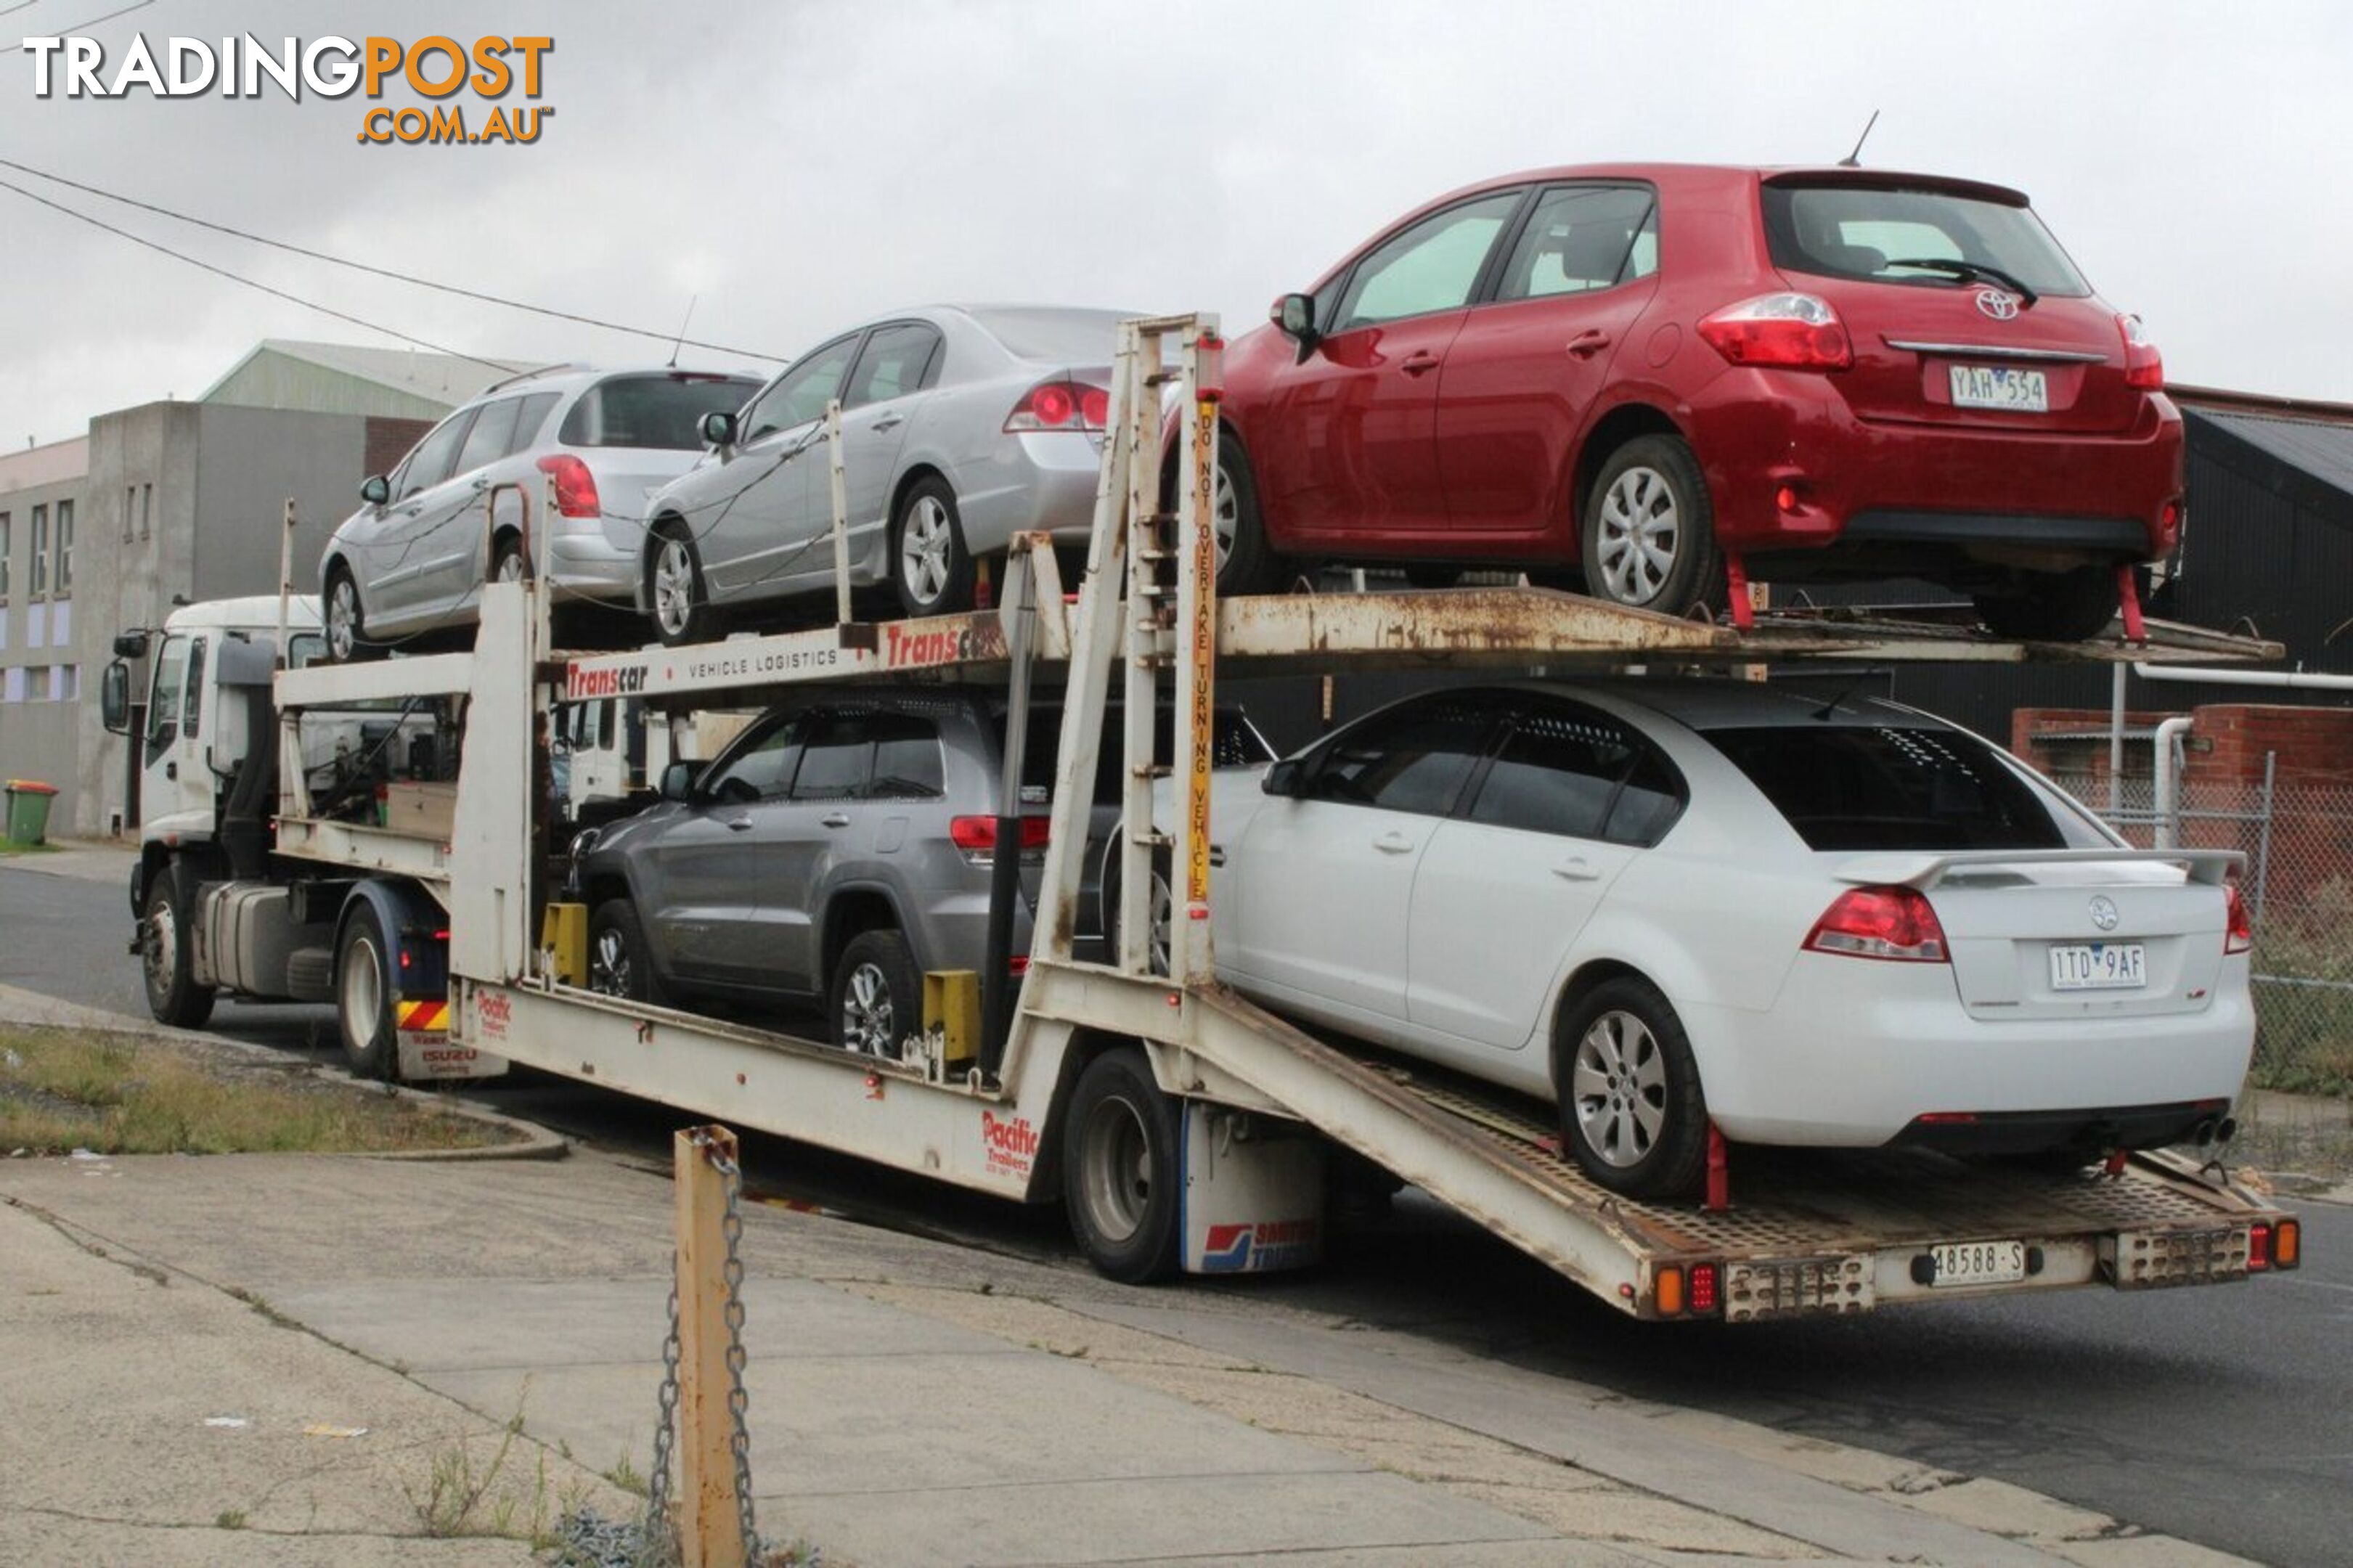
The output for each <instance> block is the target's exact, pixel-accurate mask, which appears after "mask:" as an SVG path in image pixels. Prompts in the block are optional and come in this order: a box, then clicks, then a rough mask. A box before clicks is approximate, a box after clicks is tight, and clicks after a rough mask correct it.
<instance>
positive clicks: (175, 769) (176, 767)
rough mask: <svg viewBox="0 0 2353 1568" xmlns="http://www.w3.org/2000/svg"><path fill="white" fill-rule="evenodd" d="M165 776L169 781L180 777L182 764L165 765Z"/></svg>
mask: <svg viewBox="0 0 2353 1568" xmlns="http://www.w3.org/2000/svg"><path fill="white" fill-rule="evenodd" d="M179 776H180V764H179V763H164V777H165V778H167V779H176V778H178V777H179Z"/></svg>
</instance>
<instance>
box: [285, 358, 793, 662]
mask: <svg viewBox="0 0 2353 1568" xmlns="http://www.w3.org/2000/svg"><path fill="white" fill-rule="evenodd" d="M757 385H758V383H757V382H755V381H753V380H752V379H750V378H749V377H747V376H734V375H726V374H719V373H716V372H712V371H701V370H680V369H677V368H675V367H673V366H669V365H663V366H659V367H654V368H649V369H645V370H620V371H596V370H585V369H582V368H581V367H579V366H577V365H562V366H557V367H554V368H553V369H550V370H545V371H534V372H533V373H531V374H526V375H519V376H515V377H513V378H512V379H511V380H508V381H502V382H501V383H499V384H497V385H495V386H492V387H490V388H488V389H487V390H485V391H483V392H481V393H479V394H477V395H475V397H474V398H473V399H472V400H471V401H470V402H469V403H467V404H466V405H465V406H463V407H461V408H459V410H458V411H457V412H456V413H455V414H452V415H450V416H449V417H448V418H447V419H444V420H443V421H441V423H440V424H438V425H437V426H434V427H433V429H432V431H431V432H430V433H428V434H427V436H426V437H425V439H423V440H422V441H419V442H418V443H417V447H416V449H415V450H413V451H411V452H410V453H409V454H408V456H406V458H402V459H401V460H400V466H399V467H397V468H394V469H393V470H392V472H391V473H390V474H388V475H375V476H372V477H371V478H369V479H368V480H367V481H366V482H365V483H364V484H363V485H362V486H361V487H360V500H361V503H362V504H361V506H360V510H357V511H355V512H353V513H352V515H351V516H349V517H348V518H345V519H344V520H343V524H342V526H341V527H339V528H337V529H336V530H335V531H334V535H333V537H332V538H330V539H329V540H328V541H327V549H326V552H325V554H324V556H323V557H322V559H321V561H320V563H319V589H320V595H321V597H322V600H323V601H324V604H325V610H324V618H325V624H326V632H327V647H328V651H329V654H330V655H331V657H332V658H337V659H348V658H369V657H372V656H375V655H379V654H382V653H384V652H385V651H386V650H387V649H388V648H390V647H394V646H396V645H399V644H406V643H413V642H415V641H417V640H418V639H420V638H426V637H432V638H434V639H436V640H440V639H442V637H443V635H444V634H446V633H448V632H450V631H452V630H453V629H456V628H461V627H470V626H472V625H473V623H474V616H475V608H476V605H477V604H478V603H479V602H480V596H481V585H482V584H483V583H484V582H485V581H487V580H489V579H491V578H506V577H515V576H519V575H521V574H522V552H523V536H524V531H523V526H522V525H523V520H524V498H525V497H526V496H528V497H529V498H530V515H531V519H532V521H533V525H534V527H537V528H543V529H544V530H545V533H546V539H545V542H546V552H545V556H544V560H545V563H546V570H547V575H548V579H549V581H550V582H551V583H552V584H554V588H555V593H556V597H557V599H558V600H559V601H573V600H584V601H585V600H605V601H617V602H618V603H619V604H621V605H628V603H629V600H630V597H631V595H633V593H634V592H635V591H636V586H637V579H638V562H639V560H640V559H642V558H643V556H644V554H645V537H646V521H645V520H646V505H647V499H648V498H649V496H651V495H652V494H653V493H654V491H655V490H657V489H660V488H661V487H662V486H663V485H665V484H668V483H669V482H670V480H671V479H676V478H677V477H678V476H679V475H680V474H681V473H684V472H685V471H686V469H687V468H689V467H690V466H691V464H692V463H693V461H694V459H695V457H696V455H697V454H698V453H699V452H700V451H701V450H702V435H701V430H700V426H701V424H702V416H703V415H704V414H706V413H709V412H710V411H712V409H725V408H736V407H740V406H742V405H743V402H744V398H745V397H746V396H747V395H750V394H751V392H752V391H753V389H754V387H756V386H757ZM551 481H552V483H551ZM551 490H552V491H553V506H552V507H546V508H543V505H542V502H543V498H545V497H546V496H548V494H549V492H550V491H551ZM542 510H550V511H552V513H553V515H551V516H548V517H546V518H544V519H543V518H541V516H540V515H539V514H540V513H541V511H542Z"/></svg>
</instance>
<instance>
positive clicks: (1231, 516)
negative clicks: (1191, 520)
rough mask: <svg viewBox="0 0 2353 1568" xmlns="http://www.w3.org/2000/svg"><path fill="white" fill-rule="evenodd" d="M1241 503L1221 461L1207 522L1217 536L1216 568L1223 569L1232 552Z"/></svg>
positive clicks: (1239, 518)
mask: <svg viewBox="0 0 2353 1568" xmlns="http://www.w3.org/2000/svg"><path fill="white" fill-rule="evenodd" d="M1241 517H1242V503H1241V500H1240V497H1238V496H1237V495H1235V494H1234V479H1233V476H1232V475H1231V474H1229V473H1228V472H1227V471H1226V466H1225V465H1224V464H1223V463H1220V464H1219V465H1218V487H1217V489H1216V490H1215V491H1214V492H1213V499H1212V500H1211V501H1210V503H1209V523H1210V526H1211V527H1212V528H1213V529H1214V530H1215V531H1216V532H1217V536H1218V570H1219V571H1220V572H1222V571H1224V570H1225V567H1226V557H1227V556H1229V555H1231V554H1232V553H1233V552H1234V533H1235V531H1236V530H1238V529H1240V527H1241Z"/></svg>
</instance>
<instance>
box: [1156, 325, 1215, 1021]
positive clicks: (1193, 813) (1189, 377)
mask: <svg viewBox="0 0 2353 1568" xmlns="http://www.w3.org/2000/svg"><path fill="white" fill-rule="evenodd" d="M1224 353H1225V345H1224V344H1223V343H1222V342H1219V339H1218V325H1217V319H1216V318H1215V317H1213V316H1202V317H1200V318H1199V319H1198V326H1197V327H1196V328H1195V329H1194V330H1193V331H1190V332H1187V334H1186V336H1185V380H1186V389H1187V391H1188V392H1189V393H1191V395H1192V401H1191V406H1190V407H1189V408H1188V409H1187V411H1186V414H1187V417H1186V420H1185V437H1184V446H1183V452H1182V460H1181V462H1180V465H1179V467H1178V468H1177V470H1176V474H1177V482H1178V484H1179V487H1180V489H1179V494H1180V496H1181V498H1182V500H1181V504H1180V505H1179V506H1178V508H1177V515H1176V582H1177V593H1176V604H1177V616H1176V668H1177V669H1178V670H1179V671H1181V672H1182V679H1183V688H1182V689H1181V690H1180V691H1179V692H1178V694H1177V700H1178V702H1179V703H1180V704H1181V706H1180V709H1179V710H1178V713H1177V716H1176V717H1177V724H1176V759H1175V761H1176V776H1177V777H1179V778H1180V779H1182V780H1183V781H1184V805H1183V807H1182V809H1181V810H1180V812H1179V813H1178V815H1177V819H1176V824H1175V827H1176V833H1175V835H1174V837H1175V838H1176V845H1175V853H1174V854H1173V855H1172V856H1171V858H1170V871H1169V874H1170V879H1171V880H1173V881H1179V882H1181V884H1182V898H1181V900H1172V902H1173V903H1175V905H1176V907H1175V908H1173V909H1172V910H1170V911H1169V915H1170V920H1169V931H1168V971H1169V978H1170V979H1172V980H1174V981H1176V983H1177V984H1180V985H1184V984H1198V983H1203V982H1207V981H1208V979H1209V977H1210V972H1211V971H1210V961H1211V954H1210V952H1209V763H1210V762H1211V760H1212V757H1211V753H1212V752H1214V750H1215V739H1214V736H1215V726H1216V686H1215V680H1216V678H1215V675H1214V673H1213V668H1212V665H1213V660H1214V657H1215V654H1216V651H1217V640H1218V541H1217V531H1216V498H1217V475H1218V399H1219V395H1220V393H1221V391H1222V386H1221V383H1222V382H1223V379H1224V371H1223V365H1222V363H1221V362H1222V360H1223V357H1224Z"/></svg>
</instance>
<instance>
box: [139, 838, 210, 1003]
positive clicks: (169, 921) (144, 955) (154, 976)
mask: <svg viewBox="0 0 2353 1568" xmlns="http://www.w3.org/2000/svg"><path fill="white" fill-rule="evenodd" d="M192 915H193V911H192V910H190V909H189V907H188V897H187V894H186V892H185V890H184V889H183V888H182V886H181V882H180V873H179V868H178V867H176V866H165V867H164V868H162V869H160V870H158V871H157V872H156V873H155V879H154V881H153V883H151V884H150V885H149V887H148V889H147V909H146V912H145V914H144V916H143V917H142V919H141V920H140V922H139V962H140V969H141V972H142V977H143V978H144V980H145V981H146V985H147V1010H148V1011H149V1012H151V1013H153V1014H154V1015H155V1021H156V1022H157V1023H160V1024H171V1025H174V1026H177V1027H179V1028H183V1029H201V1028H203V1027H204V1026H205V1020H206V1019H207V1018H209V1017H211V1016H213V988H212V987H211V986H209V985H199V984H196V973H195V948H194V946H193V943H192V930H191V928H192V925H193V921H192Z"/></svg>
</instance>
